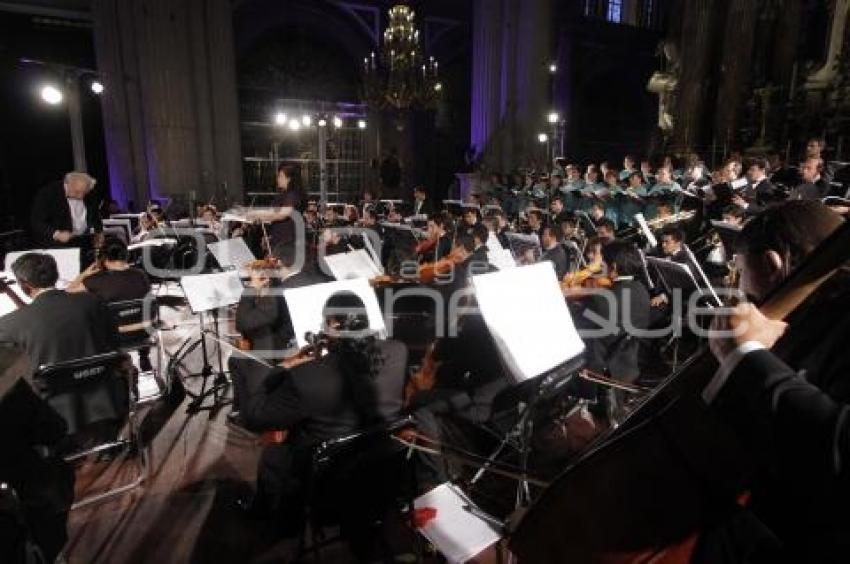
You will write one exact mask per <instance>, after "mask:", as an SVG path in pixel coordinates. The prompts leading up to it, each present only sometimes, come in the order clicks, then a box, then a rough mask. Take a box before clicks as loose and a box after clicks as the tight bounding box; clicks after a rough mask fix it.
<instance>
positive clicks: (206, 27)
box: [92, 0, 242, 208]
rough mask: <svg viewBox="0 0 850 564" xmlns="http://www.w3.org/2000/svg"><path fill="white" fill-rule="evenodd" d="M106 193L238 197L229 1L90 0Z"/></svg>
mask: <svg viewBox="0 0 850 564" xmlns="http://www.w3.org/2000/svg"><path fill="white" fill-rule="evenodd" d="M92 14H93V17H94V22H95V47H96V54H97V59H98V67H99V70H100V71H101V72H103V73H104V76H105V80H106V88H107V91H106V92H105V93H104V104H103V113H104V131H105V135H106V149H107V158H108V161H109V172H110V178H111V184H112V192H113V196H114V197H116V199H119V200H121V201H122V203H126V201H127V200H134V201H135V203H136V207H137V208H140V207H141V206H143V205H144V203H145V202H146V201H147V200H148V199H149V198H157V197H160V196H167V197H177V198H182V199H194V200H197V201H201V202H207V201H214V202H216V203H218V204H219V205H221V206H223V205H226V202H225V200H226V199H228V198H227V197H229V199H231V200H237V201H241V199H242V168H241V155H240V146H239V145H240V144H239V119H238V106H237V95H236V73H235V61H234V53H233V30H232V22H231V15H230V14H231V12H230V3H229V2H228V1H227V0H206V1H205V0H94V1H93V5H92Z"/></svg>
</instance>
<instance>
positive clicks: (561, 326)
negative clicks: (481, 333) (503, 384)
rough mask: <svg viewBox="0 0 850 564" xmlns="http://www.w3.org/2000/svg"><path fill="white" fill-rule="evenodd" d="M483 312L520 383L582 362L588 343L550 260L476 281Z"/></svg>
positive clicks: (511, 373) (501, 351) (497, 344)
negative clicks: (577, 325)
mask: <svg viewBox="0 0 850 564" xmlns="http://www.w3.org/2000/svg"><path fill="white" fill-rule="evenodd" d="M472 286H473V288H474V289H475V296H476V300H477V302H478V308H479V309H480V310H481V314H482V315H483V317H484V322H485V323H486V324H487V327H488V329H489V330H490V334H491V335H492V336H493V341H494V342H495V344H496V348H497V349H498V350H499V353H500V355H501V356H502V359H503V361H504V362H505V365H506V366H507V368H508V372H509V373H510V375H511V376H512V377H513V378H514V380H515V381H516V382H517V383H520V382H524V381H526V380H530V379H532V378H536V377H537V376H540V375H542V374H544V373H546V372H549V371H551V370H553V369H555V368H558V367H559V366H563V365H566V364H567V363H570V362H572V361H574V360H576V359H577V358H578V357H579V356H580V355H581V354H582V353H583V352H584V342H583V341H582V339H581V337H580V336H579V334H578V331H577V330H576V328H575V325H574V324H573V319H572V316H571V315H570V310H569V308H568V307H567V304H566V301H565V300H564V296H563V294H562V293H561V289H560V286H559V284H558V279H557V277H556V276H555V269H554V267H553V266H552V263H551V262H549V261H546V262H542V263H537V264H532V265H529V266H521V267H517V268H509V269H506V270H500V271H498V272H491V273H487V274H481V275H478V276H473V277H472Z"/></svg>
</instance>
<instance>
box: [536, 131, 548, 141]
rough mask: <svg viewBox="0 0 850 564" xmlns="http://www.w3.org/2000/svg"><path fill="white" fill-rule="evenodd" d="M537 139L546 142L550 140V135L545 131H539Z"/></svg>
mask: <svg viewBox="0 0 850 564" xmlns="http://www.w3.org/2000/svg"><path fill="white" fill-rule="evenodd" d="M537 140H538V141H540V142H541V143H545V142H547V141H548V140H549V136H548V135H546V134H545V133H538V134H537Z"/></svg>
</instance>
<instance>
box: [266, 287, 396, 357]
mask: <svg viewBox="0 0 850 564" xmlns="http://www.w3.org/2000/svg"><path fill="white" fill-rule="evenodd" d="M344 290H348V291H350V292H354V293H355V294H357V295H358V296H359V297H360V299H361V300H363V303H364V304H365V305H366V313H367V315H368V316H369V328H370V329H372V330H373V331H377V332H378V334H379V335H380V336H381V337H384V336H386V333H387V328H386V325H385V324H384V318H383V316H382V315H381V306H380V305H379V304H378V298H377V296H376V295H375V291H374V290H373V289H372V287H371V286H369V281H368V280H366V279H365V278H357V279H355V280H341V281H338V282H327V283H325V284H313V285H312V286H304V287H302V288H289V289H287V290H284V292H283V296H284V298H286V305H287V306H288V307H289V316H290V317H291V318H292V328H293V329H294V330H295V339H296V341H297V342H298V346H299V347H303V346H305V345H306V344H307V340H306V339H304V334H305V333H307V332H310V333H318V332H319V331H321V329H322V322H323V321H324V319H323V318H322V309H323V308H324V306H325V302H326V301H328V298H329V297H331V295H333V294H335V293H337V292H341V291H344Z"/></svg>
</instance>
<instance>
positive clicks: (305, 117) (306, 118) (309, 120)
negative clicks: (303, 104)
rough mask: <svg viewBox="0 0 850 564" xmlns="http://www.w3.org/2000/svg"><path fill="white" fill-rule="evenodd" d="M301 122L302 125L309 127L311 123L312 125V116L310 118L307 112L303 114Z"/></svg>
mask: <svg viewBox="0 0 850 564" xmlns="http://www.w3.org/2000/svg"><path fill="white" fill-rule="evenodd" d="M301 123H302V124H304V127H310V126H311V125H313V118H311V117H310V116H308V115H307V114H304V115H303V116H301Z"/></svg>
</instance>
